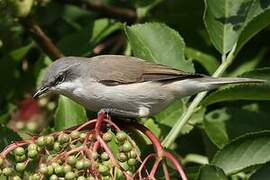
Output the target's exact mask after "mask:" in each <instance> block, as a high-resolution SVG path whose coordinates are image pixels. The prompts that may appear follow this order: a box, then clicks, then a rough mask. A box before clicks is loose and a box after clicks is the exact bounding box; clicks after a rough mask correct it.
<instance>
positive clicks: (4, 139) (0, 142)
mask: <svg viewBox="0 0 270 180" xmlns="http://www.w3.org/2000/svg"><path fill="white" fill-rule="evenodd" d="M0 136H1V138H0V151H2V150H3V149H4V148H5V147H6V146H7V145H9V144H11V143H12V142H14V141H19V140H21V137H20V136H19V135H18V134H17V133H16V132H14V131H13V130H11V129H9V128H7V127H4V126H0Z"/></svg>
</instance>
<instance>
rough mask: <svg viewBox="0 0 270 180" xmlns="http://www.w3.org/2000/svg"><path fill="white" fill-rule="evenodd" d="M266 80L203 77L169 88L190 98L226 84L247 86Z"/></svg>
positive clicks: (180, 82) (180, 95)
mask: <svg viewBox="0 0 270 180" xmlns="http://www.w3.org/2000/svg"><path fill="white" fill-rule="evenodd" d="M265 82H266V80H262V79H252V78H231V77H219V78H215V77H201V78H194V79H186V80H182V81H177V82H174V83H172V84H170V85H169V86H170V87H169V88H171V89H172V90H174V92H176V93H177V94H178V95H177V96H178V97H180V98H181V97H184V96H190V95H194V94H197V93H199V92H202V91H209V90H212V89H216V88H219V87H221V86H223V85H226V84H246V83H265Z"/></svg>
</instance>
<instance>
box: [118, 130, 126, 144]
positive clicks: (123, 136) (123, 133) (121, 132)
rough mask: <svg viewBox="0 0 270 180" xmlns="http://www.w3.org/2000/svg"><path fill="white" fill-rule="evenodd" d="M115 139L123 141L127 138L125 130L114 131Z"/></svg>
mask: <svg viewBox="0 0 270 180" xmlns="http://www.w3.org/2000/svg"><path fill="white" fill-rule="evenodd" d="M116 139H117V141H119V142H123V141H125V140H126V139H127V135H126V133H125V132H123V131H119V132H117V133H116Z"/></svg>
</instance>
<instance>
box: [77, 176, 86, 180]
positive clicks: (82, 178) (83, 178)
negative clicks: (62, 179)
mask: <svg viewBox="0 0 270 180" xmlns="http://www.w3.org/2000/svg"><path fill="white" fill-rule="evenodd" d="M77 180H86V178H85V177H84V176H79V177H78V178H77Z"/></svg>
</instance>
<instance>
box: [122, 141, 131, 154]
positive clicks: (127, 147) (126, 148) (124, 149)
mask: <svg viewBox="0 0 270 180" xmlns="http://www.w3.org/2000/svg"><path fill="white" fill-rule="evenodd" d="M122 147H123V151H124V152H129V151H131V150H132V145H131V144H130V143H129V142H125V143H124V144H123V146H122Z"/></svg>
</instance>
